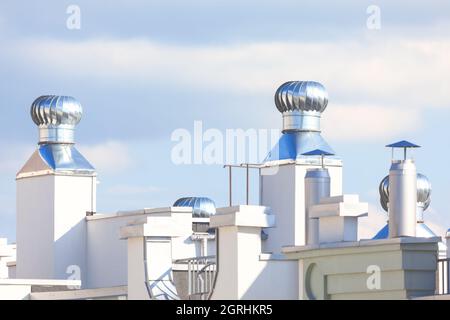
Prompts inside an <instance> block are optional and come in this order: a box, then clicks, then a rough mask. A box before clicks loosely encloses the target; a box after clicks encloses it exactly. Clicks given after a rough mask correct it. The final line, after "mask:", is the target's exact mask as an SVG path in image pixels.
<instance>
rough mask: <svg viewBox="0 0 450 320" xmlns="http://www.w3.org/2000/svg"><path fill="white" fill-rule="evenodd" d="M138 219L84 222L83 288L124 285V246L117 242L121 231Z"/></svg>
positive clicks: (135, 217) (116, 218)
mask: <svg viewBox="0 0 450 320" xmlns="http://www.w3.org/2000/svg"><path fill="white" fill-rule="evenodd" d="M139 217H143V215H140V216H123V217H117V216H114V217H111V218H96V217H93V218H90V217H88V218H87V244H88V246H87V267H88V275H87V279H86V280H87V282H86V288H102V287H115V286H124V285H126V284H127V242H126V241H124V240H120V228H121V227H123V226H125V225H126V224H127V223H128V222H129V221H130V220H131V219H137V218H139Z"/></svg>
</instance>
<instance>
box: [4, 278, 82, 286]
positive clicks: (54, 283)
mask: <svg viewBox="0 0 450 320" xmlns="http://www.w3.org/2000/svg"><path fill="white" fill-rule="evenodd" d="M5 285H6V286H7V285H11V286H17V285H25V286H47V287H53V286H55V287H56V286H58V287H60V286H70V287H80V286H81V280H46V279H0V286H5Z"/></svg>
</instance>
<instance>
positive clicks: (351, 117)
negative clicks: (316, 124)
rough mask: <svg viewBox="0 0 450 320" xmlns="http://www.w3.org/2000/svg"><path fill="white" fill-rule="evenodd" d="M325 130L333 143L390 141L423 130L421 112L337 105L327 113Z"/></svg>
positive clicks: (384, 107) (324, 118)
mask: <svg viewBox="0 0 450 320" xmlns="http://www.w3.org/2000/svg"><path fill="white" fill-rule="evenodd" d="M325 112H326V114H325V115H324V116H323V120H322V123H323V129H324V131H325V132H326V133H327V137H329V138H330V140H346V141H361V140H364V141H369V140H375V141H376V140H380V139H381V140H386V139H389V138H394V137H396V136H399V135H401V134H404V133H407V132H413V131H414V130H416V129H418V128H419V127H420V126H421V121H420V111H419V110H418V109H411V110H409V112H408V113H407V114H405V113H406V112H405V110H403V109H398V108H394V107H388V106H367V105H333V106H332V107H331V108H329V109H328V110H326V111H325Z"/></svg>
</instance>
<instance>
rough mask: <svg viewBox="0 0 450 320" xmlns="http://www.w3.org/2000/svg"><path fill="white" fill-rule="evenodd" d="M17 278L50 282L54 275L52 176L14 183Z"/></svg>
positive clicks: (53, 199) (53, 194) (53, 181)
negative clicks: (15, 192) (15, 188)
mask: <svg viewBox="0 0 450 320" xmlns="http://www.w3.org/2000/svg"><path fill="white" fill-rule="evenodd" d="M16 187H17V195H16V200H17V203H16V208H17V210H16V212H17V213H16V242H17V267H16V268H17V269H16V276H17V277H19V278H23V279H32V278H37V279H51V278H53V275H54V258H55V257H54V237H53V235H54V219H53V214H54V203H55V192H54V190H55V179H54V176H51V175H47V176H38V177H31V178H27V179H20V180H17V184H16Z"/></svg>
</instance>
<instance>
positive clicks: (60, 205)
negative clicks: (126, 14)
mask: <svg viewBox="0 0 450 320" xmlns="http://www.w3.org/2000/svg"><path fill="white" fill-rule="evenodd" d="M31 116H32V119H33V121H34V122H35V124H36V125H37V126H38V128H39V143H38V147H37V150H36V151H35V152H34V153H33V155H32V156H31V157H30V159H29V160H28V161H27V163H26V164H25V165H24V167H23V168H22V169H21V170H20V171H19V173H18V174H17V176H16V185H17V235H16V237H17V278H34V279H67V278H69V277H71V279H74V278H77V279H79V280H83V279H84V276H85V275H84V272H85V269H86V220H85V217H86V214H87V213H92V212H95V211H96V184H97V181H96V172H95V169H94V168H93V167H92V166H91V165H90V164H89V162H88V161H87V160H86V159H85V158H84V157H83V156H82V155H81V154H80V153H79V152H78V150H77V149H76V148H75V146H74V144H75V136H74V134H75V126H76V125H77V124H78V123H79V121H80V120H81V117H82V107H81V105H80V104H79V102H78V101H76V100H75V99H74V98H72V97H67V96H42V97H39V98H37V99H36V100H35V101H34V103H33V104H32V106H31Z"/></svg>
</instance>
